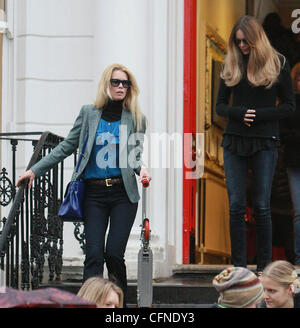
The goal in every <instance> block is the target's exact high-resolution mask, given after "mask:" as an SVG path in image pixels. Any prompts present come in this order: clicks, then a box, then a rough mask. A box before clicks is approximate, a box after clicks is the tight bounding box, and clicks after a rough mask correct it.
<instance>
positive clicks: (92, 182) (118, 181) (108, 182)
mask: <svg viewBox="0 0 300 328" xmlns="http://www.w3.org/2000/svg"><path fill="white" fill-rule="evenodd" d="M86 182H87V183H88V184H89V185H98V186H105V187H112V186H114V185H116V184H121V183H123V179H122V178H107V179H88V180H86Z"/></svg>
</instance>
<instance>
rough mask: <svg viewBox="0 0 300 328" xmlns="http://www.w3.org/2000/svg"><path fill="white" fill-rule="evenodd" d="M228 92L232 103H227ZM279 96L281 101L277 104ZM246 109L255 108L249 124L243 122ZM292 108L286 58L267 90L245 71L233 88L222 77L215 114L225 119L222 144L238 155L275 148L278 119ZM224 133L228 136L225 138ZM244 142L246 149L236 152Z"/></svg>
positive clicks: (290, 85)
mask: <svg viewBox="0 0 300 328" xmlns="http://www.w3.org/2000/svg"><path fill="white" fill-rule="evenodd" d="M281 63H282V65H283V59H281ZM231 95H232V106H230V105H229V100H230V96H231ZM278 98H279V100H280V102H279V104H278V105H276V101H277V99H278ZM248 109H255V110H256V113H255V114H256V117H255V118H254V121H253V123H252V124H251V127H248V126H247V125H245V124H244V116H245V113H246V111H247V110H248ZM294 110H295V99H294V94H293V86H292V80H291V76H290V66H289V64H288V62H287V61H285V63H284V65H283V67H282V69H281V72H280V74H279V76H278V81H277V82H276V83H274V84H273V86H272V87H271V88H270V89H266V88H265V87H263V86H260V87H254V86H252V85H251V84H250V82H249V81H248V79H247V76H246V73H245V74H244V77H243V78H242V79H241V81H240V82H239V83H238V84H237V85H235V86H233V87H228V86H226V84H225V81H224V80H223V79H221V80H220V86H219V93H218V99H217V104H216V112H217V114H218V115H220V116H223V117H226V118H228V122H227V125H226V128H225V132H224V134H223V136H224V138H223V142H222V145H223V147H226V148H228V149H231V150H232V151H233V149H234V151H235V152H237V153H238V154H241V155H251V154H252V153H253V152H255V151H257V150H260V149H269V148H273V147H276V146H277V145H278V143H279V124H278V120H280V119H283V118H287V117H288V116H290V115H291V114H292V113H293V111H294ZM227 135H230V136H231V137H230V138H229V137H226V136H227ZM232 136H238V137H232ZM240 137H243V138H242V139H241V138H240ZM254 139H255V140H254ZM265 139H268V140H267V141H266V140H265ZM245 143H246V148H245V147H242V152H241V153H239V149H240V145H241V144H245ZM245 150H247V151H245Z"/></svg>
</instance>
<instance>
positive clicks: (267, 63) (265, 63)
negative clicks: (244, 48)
mask: <svg viewBox="0 0 300 328" xmlns="http://www.w3.org/2000/svg"><path fill="white" fill-rule="evenodd" d="M238 30H241V31H242V32H243V34H244V36H245V39H246V41H247V43H248V44H249V46H250V54H249V61H248V66H247V77H248V80H249V82H250V83H251V84H252V85H253V86H255V87H258V86H265V87H266V88H267V89H269V88H271V87H272V85H273V84H274V83H275V82H276V81H277V78H278V75H279V73H280V69H281V63H280V59H279V56H282V55H281V54H279V53H278V52H277V51H276V50H275V49H274V48H273V47H272V46H271V43H270V41H269V39H268V37H267V35H266V33H265V31H264V29H263V27H262V26H261V24H260V23H259V22H258V21H257V20H256V19H255V18H254V17H252V16H243V17H242V18H240V19H239V20H238V21H237V23H236V24H235V25H234V27H233V29H232V31H231V34H230V37H229V41H228V53H227V55H226V57H225V61H224V69H223V71H222V73H221V77H222V78H223V79H224V80H225V83H226V85H227V86H229V87H232V86H234V85H236V84H238V83H239V82H240V80H241V79H242V77H243V74H244V66H243V54H242V52H241V51H240V49H239V48H238V46H237V45H236V32H237V31H238ZM282 57H283V58H284V56H282ZM284 61H285V58H284Z"/></svg>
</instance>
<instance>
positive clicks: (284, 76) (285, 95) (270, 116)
mask: <svg viewBox="0 0 300 328" xmlns="http://www.w3.org/2000/svg"><path fill="white" fill-rule="evenodd" d="M278 83H279V85H278V98H279V104H278V106H276V107H266V108H258V109H256V113H255V114H256V117H255V122H260V121H273V120H281V119H284V118H287V117H289V116H291V115H292V114H293V112H294V111H295V108H296V105H295V97H294V91H293V83H292V78H291V70H290V65H289V63H288V61H287V60H286V61H285V64H284V66H283V68H282V70H281V73H280V75H279V77H278Z"/></svg>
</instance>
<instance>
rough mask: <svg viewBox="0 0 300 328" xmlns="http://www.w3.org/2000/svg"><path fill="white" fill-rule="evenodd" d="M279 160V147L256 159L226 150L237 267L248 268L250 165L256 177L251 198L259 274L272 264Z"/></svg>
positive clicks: (261, 153)
mask: <svg viewBox="0 0 300 328" xmlns="http://www.w3.org/2000/svg"><path fill="white" fill-rule="evenodd" d="M277 158H278V152H277V148H275V149H271V150H262V151H258V152H256V153H254V154H253V155H252V156H238V155H236V154H233V153H231V152H230V151H229V150H227V149H224V168H225V176H226V185H227V191H228V197H229V207H230V240H231V258H232V263H233V265H234V266H242V267H246V266H247V247H246V246H247V245H246V224H245V213H246V203H247V197H246V188H247V174H248V168H249V166H248V163H250V165H251V169H252V174H253V179H252V190H251V192H252V193H251V197H252V207H253V210H254V217H255V224H256V249H257V271H262V270H263V269H264V267H265V266H266V265H267V264H268V263H269V262H271V261H272V221H271V208H270V198H271V190H272V181H273V176H274V172H275V168H276V164H277Z"/></svg>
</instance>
